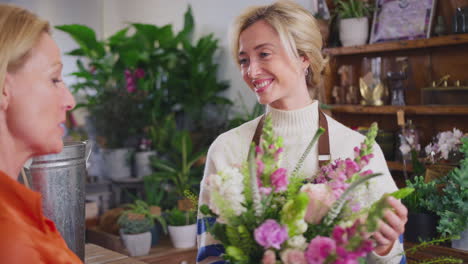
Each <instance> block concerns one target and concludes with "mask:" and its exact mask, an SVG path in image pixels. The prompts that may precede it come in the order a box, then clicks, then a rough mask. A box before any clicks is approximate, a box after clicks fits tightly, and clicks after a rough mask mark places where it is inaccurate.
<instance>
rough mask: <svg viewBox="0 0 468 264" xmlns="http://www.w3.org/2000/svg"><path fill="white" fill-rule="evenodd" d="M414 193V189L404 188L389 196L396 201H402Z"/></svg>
mask: <svg viewBox="0 0 468 264" xmlns="http://www.w3.org/2000/svg"><path fill="white" fill-rule="evenodd" d="M413 192H414V188H409V187H405V188H402V189H400V190H398V191H395V192H393V193H391V194H390V196H393V197H395V198H397V199H403V198H405V197H407V196H408V195H410V194H412V193H413Z"/></svg>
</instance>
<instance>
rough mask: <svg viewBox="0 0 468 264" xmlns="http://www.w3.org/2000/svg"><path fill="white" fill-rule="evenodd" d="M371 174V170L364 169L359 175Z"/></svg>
mask: <svg viewBox="0 0 468 264" xmlns="http://www.w3.org/2000/svg"><path fill="white" fill-rule="evenodd" d="M371 174H372V170H366V171H363V172H361V174H360V175H361V177H365V176H367V175H371Z"/></svg>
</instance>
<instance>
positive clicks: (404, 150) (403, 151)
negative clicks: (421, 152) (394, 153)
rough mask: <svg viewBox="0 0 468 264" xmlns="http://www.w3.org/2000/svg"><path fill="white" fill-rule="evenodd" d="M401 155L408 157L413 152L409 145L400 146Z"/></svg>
mask: <svg viewBox="0 0 468 264" xmlns="http://www.w3.org/2000/svg"><path fill="white" fill-rule="evenodd" d="M400 151H401V154H403V156H404V155H406V154H408V153H409V152H410V151H411V147H410V146H409V145H408V144H401V145H400Z"/></svg>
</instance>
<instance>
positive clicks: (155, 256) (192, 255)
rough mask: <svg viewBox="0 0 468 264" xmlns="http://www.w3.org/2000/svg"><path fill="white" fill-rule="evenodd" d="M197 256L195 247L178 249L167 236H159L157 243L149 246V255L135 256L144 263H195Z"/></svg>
mask: <svg viewBox="0 0 468 264" xmlns="http://www.w3.org/2000/svg"><path fill="white" fill-rule="evenodd" d="M196 258H197V248H196V247H193V248H186V249H179V248H174V247H173V246H172V242H171V240H170V239H169V237H168V236H163V237H161V240H160V241H159V242H158V244H157V245H156V246H155V247H153V248H151V250H150V253H149V255H147V256H141V257H135V259H138V260H141V261H143V262H145V263H164V264H180V263H182V262H184V261H185V263H186V264H195V263H196Z"/></svg>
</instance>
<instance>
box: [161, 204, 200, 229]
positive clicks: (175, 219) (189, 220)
mask: <svg viewBox="0 0 468 264" xmlns="http://www.w3.org/2000/svg"><path fill="white" fill-rule="evenodd" d="M166 218H167V223H168V224H169V225H171V226H185V225H192V224H195V223H196V222H197V217H196V215H195V212H193V211H181V210H179V209H177V208H173V209H172V210H170V211H168V212H167V214H166Z"/></svg>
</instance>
